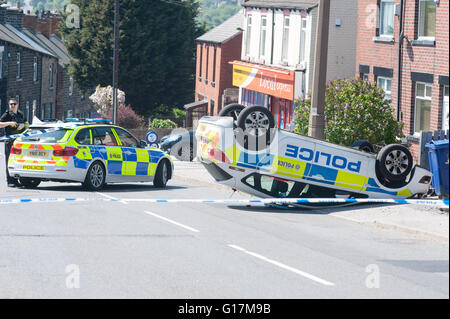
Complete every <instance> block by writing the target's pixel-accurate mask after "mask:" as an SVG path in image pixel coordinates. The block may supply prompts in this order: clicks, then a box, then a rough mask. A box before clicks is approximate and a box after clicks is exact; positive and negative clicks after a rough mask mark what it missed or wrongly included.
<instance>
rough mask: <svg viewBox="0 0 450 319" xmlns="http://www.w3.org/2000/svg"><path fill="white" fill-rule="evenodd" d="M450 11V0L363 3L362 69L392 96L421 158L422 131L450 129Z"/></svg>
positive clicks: (360, 28) (360, 6) (359, 73)
mask: <svg viewBox="0 0 450 319" xmlns="http://www.w3.org/2000/svg"><path fill="white" fill-rule="evenodd" d="M448 12H449V1H448V0H360V1H359V4H358V37H357V43H358V45H357V61H356V74H357V76H359V77H362V78H365V79H367V80H369V81H375V82H376V83H377V84H378V85H379V86H380V87H382V88H383V89H384V91H385V94H386V97H387V98H390V99H391V101H392V107H393V108H394V110H395V114H396V115H397V118H398V119H399V120H400V121H402V122H403V123H404V131H403V133H404V134H405V135H406V137H407V140H408V142H409V144H410V146H411V150H412V153H413V155H414V158H415V160H416V161H417V160H418V154H419V150H418V148H419V137H420V132H421V131H434V130H441V129H447V130H448V94H449V93H448V91H449V14H448ZM400 21H402V23H400ZM400 27H401V30H400ZM400 34H401V36H400ZM399 74H400V75H399ZM399 84H400V85H399Z"/></svg>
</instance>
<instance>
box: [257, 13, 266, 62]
mask: <svg viewBox="0 0 450 319" xmlns="http://www.w3.org/2000/svg"><path fill="white" fill-rule="evenodd" d="M266 35H267V18H266V17H262V18H261V33H260V41H259V57H260V58H264V57H265V56H266Z"/></svg>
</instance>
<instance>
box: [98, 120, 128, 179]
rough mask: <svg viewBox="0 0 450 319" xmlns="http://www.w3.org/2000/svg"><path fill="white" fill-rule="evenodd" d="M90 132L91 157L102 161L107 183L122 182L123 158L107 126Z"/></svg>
mask: <svg viewBox="0 0 450 319" xmlns="http://www.w3.org/2000/svg"><path fill="white" fill-rule="evenodd" d="M91 131H92V141H93V145H92V150H93V151H91V153H93V154H92V157H93V158H94V156H95V157H98V158H101V159H103V161H104V162H105V164H106V171H107V182H122V181H123V178H122V175H123V170H124V161H125V159H124V156H123V154H122V149H121V147H120V146H119V143H118V141H117V139H116V137H115V135H114V133H113V132H112V130H111V128H110V127H108V126H99V127H94V128H92V129H91Z"/></svg>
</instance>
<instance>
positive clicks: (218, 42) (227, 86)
mask: <svg viewBox="0 0 450 319" xmlns="http://www.w3.org/2000/svg"><path fill="white" fill-rule="evenodd" d="M242 22H243V14H242V12H238V13H237V14H235V15H234V16H232V17H230V18H229V19H227V20H226V21H225V22H223V23H222V24H221V25H219V26H217V27H215V28H214V29H212V30H210V31H208V32H207V33H205V34H203V35H202V36H200V37H199V38H197V39H196V41H197V54H196V56H197V60H196V61H197V65H196V76H195V102H194V103H191V104H188V105H186V106H185V108H186V110H187V111H188V119H187V123H186V124H187V125H186V126H187V127H192V126H195V125H194V123H193V119H192V112H196V111H195V110H197V112H198V110H199V109H200V110H201V113H203V114H200V116H201V115H205V114H209V115H217V114H218V113H219V112H220V110H221V109H222V108H223V107H224V106H226V105H227V104H230V103H232V102H237V100H238V92H237V91H236V90H235V89H233V84H232V77H233V67H232V66H231V65H230V64H229V61H233V60H234V59H238V58H239V57H240V54H241V45H242V29H241V27H242ZM194 117H195V116H194ZM197 117H198V116H197Z"/></svg>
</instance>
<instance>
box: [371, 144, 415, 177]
mask: <svg viewBox="0 0 450 319" xmlns="http://www.w3.org/2000/svg"><path fill="white" fill-rule="evenodd" d="M412 167H413V158H412V155H411V152H410V151H409V150H408V149H407V148H406V147H405V146H403V145H400V144H391V145H387V146H385V147H383V148H382V149H381V151H380V152H379V153H378V155H377V168H378V171H379V172H380V174H381V176H382V177H383V178H384V179H386V180H387V181H389V182H394V183H396V182H403V181H405V180H406V178H407V177H408V175H409V173H411V169H412Z"/></svg>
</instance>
